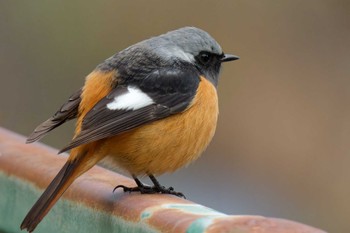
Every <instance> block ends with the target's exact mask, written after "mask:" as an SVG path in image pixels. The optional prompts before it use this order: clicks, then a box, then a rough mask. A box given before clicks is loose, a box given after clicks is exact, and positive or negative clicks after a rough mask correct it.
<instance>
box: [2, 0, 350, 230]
mask: <svg viewBox="0 0 350 233" xmlns="http://www.w3.org/2000/svg"><path fill="white" fill-rule="evenodd" d="M349 12H350V1H347V0H343V1H341V0H333V1H331V0H329V1H327V0H309V1H303V0H284V1H273V0H266V1H260V0H255V1H254V0H237V1H232V0H230V1H203V0H200V1H199V0H198V1H171V2H170V1H108V0H102V1H86V0H84V1H83V0H79V1H68V0H64V1H18V0H12V1H10V0H8V1H6V0H3V1H0V74H1V75H0V97H1V98H0V107H1V110H0V125H1V126H3V127H6V128H8V129H11V130H13V131H16V132H18V133H21V134H25V135H28V134H29V133H30V132H31V131H32V130H33V129H34V127H35V126H36V125H37V124H38V123H40V122H41V121H43V120H45V119H46V118H48V117H49V116H51V115H52V114H53V113H54V112H55V111H56V109H57V108H58V107H59V106H60V105H61V104H62V103H63V102H64V101H65V100H66V99H67V97H68V96H69V95H70V94H71V93H72V92H73V91H75V90H76V89H78V88H79V87H80V86H81V85H82V84H83V81H84V77H85V76H86V75H87V74H88V73H89V72H90V71H91V70H92V69H94V68H95V66H96V65H97V64H98V63H100V62H101V61H103V60H104V59H105V58H107V57H109V56H111V55H112V54H114V53H115V52H117V51H119V50H121V49H123V48H125V47H127V46H129V45H131V44H133V43H135V42H138V41H140V40H142V39H145V38H149V37H151V36H154V35H158V34H161V33H164V32H166V31H169V30H172V29H176V28H179V27H182V26H187V25H192V26H197V27H200V28H202V29H204V30H206V31H208V32H209V33H210V34H211V35H212V36H213V37H214V38H215V39H216V40H217V41H219V43H220V44H221V45H222V47H223V48H224V51H226V52H227V53H233V54H236V55H239V56H240V57H241V60H239V61H235V62H233V63H226V64H225V65H224V69H223V72H222V75H221V80H220V83H219V98H220V119H219V125H218V129H217V132H216V135H215V138H214V140H213V142H212V143H211V145H210V147H209V148H208V150H207V151H206V152H205V154H204V155H203V156H202V157H201V158H200V159H199V160H198V161H197V162H196V163H194V164H192V165H190V166H189V167H187V168H184V169H181V170H179V171H178V172H176V173H174V174H171V175H164V176H162V177H160V181H161V182H162V183H164V184H167V185H171V186H174V187H175V188H176V189H177V190H179V191H183V192H184V193H185V194H186V195H187V197H188V199H190V200H193V201H195V202H198V203H201V204H204V205H206V206H209V207H212V208H214V209H217V210H219V211H222V212H225V213H228V214H238V215H241V214H249V215H264V216H273V217H279V218H287V219H291V220H295V221H299V222H302V223H306V224H309V225H313V226H315V227H318V228H322V229H324V230H327V231H329V232H350V182H349V180H350V169H349V165H350V106H349V101H350V92H349V88H350V77H349V75H350V13H349ZM73 126H74V123H69V124H68V125H66V126H64V127H62V128H60V129H57V130H56V131H55V132H54V133H52V134H50V136H48V137H47V138H45V139H44V140H43V141H44V142H45V143H47V144H49V145H51V146H53V147H56V148H60V147H62V146H64V145H65V144H66V143H67V142H68V141H69V140H70V138H71V135H72V128H73ZM0 198H1V197H0Z"/></svg>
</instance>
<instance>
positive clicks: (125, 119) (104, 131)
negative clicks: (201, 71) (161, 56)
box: [60, 70, 200, 153]
mask: <svg viewBox="0 0 350 233" xmlns="http://www.w3.org/2000/svg"><path fill="white" fill-rule="evenodd" d="M199 80H200V79H199V75H198V74H197V73H196V72H193V71H180V70H162V71H156V72H153V73H151V74H150V75H149V76H147V77H145V78H144V79H142V80H139V81H138V82H137V85H136V84H135V83H128V84H126V85H121V86H117V87H116V88H115V89H113V90H112V91H111V93H110V94H109V95H108V96H106V97H105V98H103V99H102V100H100V101H99V102H98V103H97V104H96V105H95V106H94V108H93V109H92V110H90V111H89V112H88V113H87V114H86V116H85V117H84V119H83V124H82V129H81V132H80V134H79V135H77V136H76V137H75V138H74V139H73V140H72V142H71V143H70V144H69V145H67V146H66V147H65V148H63V149H62V150H61V151H60V153H61V152H64V151H67V150H70V149H72V148H74V147H77V146H79V145H82V144H86V143H89V142H93V141H97V140H100V139H103V138H107V137H111V136H115V135H118V134H121V133H123V132H126V131H129V130H131V129H134V128H136V127H138V126H141V125H143V124H146V123H149V122H152V121H156V120H159V119H162V118H165V117H168V116H170V115H173V114H176V113H179V112H181V111H184V110H185V109H186V108H187V107H188V106H189V105H190V103H191V101H192V99H193V98H194V96H195V94H196V90H197V87H198V84H199ZM136 86H137V89H138V88H139V89H138V90H139V91H141V92H140V93H141V96H142V95H146V96H145V97H146V98H145V99H147V98H148V97H149V98H150V99H151V100H152V102H151V103H149V104H147V105H146V106H142V107H140V108H132V107H133V106H135V105H137V103H135V102H134V101H132V100H130V101H128V98H129V97H130V98H131V97H135V96H133V95H132V94H131V90H130V87H131V88H135V87H136ZM140 93H139V94H140ZM124 97H126V98H124ZM136 99H137V98H136ZM145 99H140V100H139V101H140V102H143V101H144V100H145ZM124 100H126V101H125V102H129V103H130V106H127V103H119V102H118V101H124ZM112 103H114V104H116V107H118V106H119V107H120V108H116V109H111V107H108V106H110V104H112Z"/></svg>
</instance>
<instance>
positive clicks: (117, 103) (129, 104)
mask: <svg viewBox="0 0 350 233" xmlns="http://www.w3.org/2000/svg"><path fill="white" fill-rule="evenodd" d="M153 103H154V101H153V100H152V99H151V97H149V96H148V95H147V94H145V93H144V92H142V91H141V90H140V89H138V88H137V87H132V86H129V87H128V92H127V93H125V94H123V95H120V96H117V97H115V98H114V100H113V101H112V102H110V103H108V104H107V108H108V109H110V110H118V109H123V110H137V109H139V108H142V107H145V106H148V105H151V104H153Z"/></svg>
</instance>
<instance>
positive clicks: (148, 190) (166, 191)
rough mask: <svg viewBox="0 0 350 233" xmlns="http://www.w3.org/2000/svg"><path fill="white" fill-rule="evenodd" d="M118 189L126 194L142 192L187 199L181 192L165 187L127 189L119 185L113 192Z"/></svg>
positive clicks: (146, 186) (143, 186)
mask: <svg viewBox="0 0 350 233" xmlns="http://www.w3.org/2000/svg"><path fill="white" fill-rule="evenodd" d="M118 188H122V189H123V191H124V192H129V193H131V192H140V193H141V194H155V193H162V194H171V195H175V196H177V197H181V198H185V199H186V197H185V195H184V194H183V193H180V192H176V191H175V190H174V188H173V187H169V188H166V187H164V186H159V187H156V186H148V185H142V186H136V187H127V186H124V185H118V186H117V187H115V188H114V189H113V192H114V191H115V190H117V189H118Z"/></svg>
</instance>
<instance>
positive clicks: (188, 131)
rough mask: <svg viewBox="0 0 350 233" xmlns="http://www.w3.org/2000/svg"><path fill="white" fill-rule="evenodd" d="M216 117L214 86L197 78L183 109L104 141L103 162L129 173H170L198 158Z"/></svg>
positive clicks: (211, 134)
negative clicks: (197, 83) (194, 92)
mask: <svg viewBox="0 0 350 233" xmlns="http://www.w3.org/2000/svg"><path fill="white" fill-rule="evenodd" d="M217 117H218V99H217V93H216V89H215V87H214V86H213V85H212V84H211V83H210V82H209V81H208V80H207V79H205V78H201V82H200V84H199V87H198V90H197V94H196V97H195V98H194V100H193V102H192V104H191V106H190V107H189V108H188V109H187V110H186V111H184V112H182V113H179V114H176V115H173V116H171V117H168V118H165V119H163V120H159V121H156V122H153V123H150V124H147V125H144V126H142V127H140V128H137V129H135V130H132V131H130V132H127V133H124V134H122V135H118V136H115V137H113V138H109V139H106V140H104V144H103V146H102V147H101V148H100V149H99V153H101V154H105V155H108V157H107V158H106V159H105V161H104V163H105V164H107V166H109V167H112V168H113V167H121V168H123V169H125V170H127V171H129V172H130V173H131V174H134V175H141V174H154V175H159V174H162V173H165V172H173V171H175V170H176V169H178V168H180V167H182V166H184V165H186V164H188V163H190V162H191V161H193V160H195V159H197V158H198V156H199V155H200V154H201V153H202V152H203V150H204V149H205V148H206V147H207V145H208V144H209V142H210V141H211V139H212V137H213V135H214V133H215V129H216V122H217Z"/></svg>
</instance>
